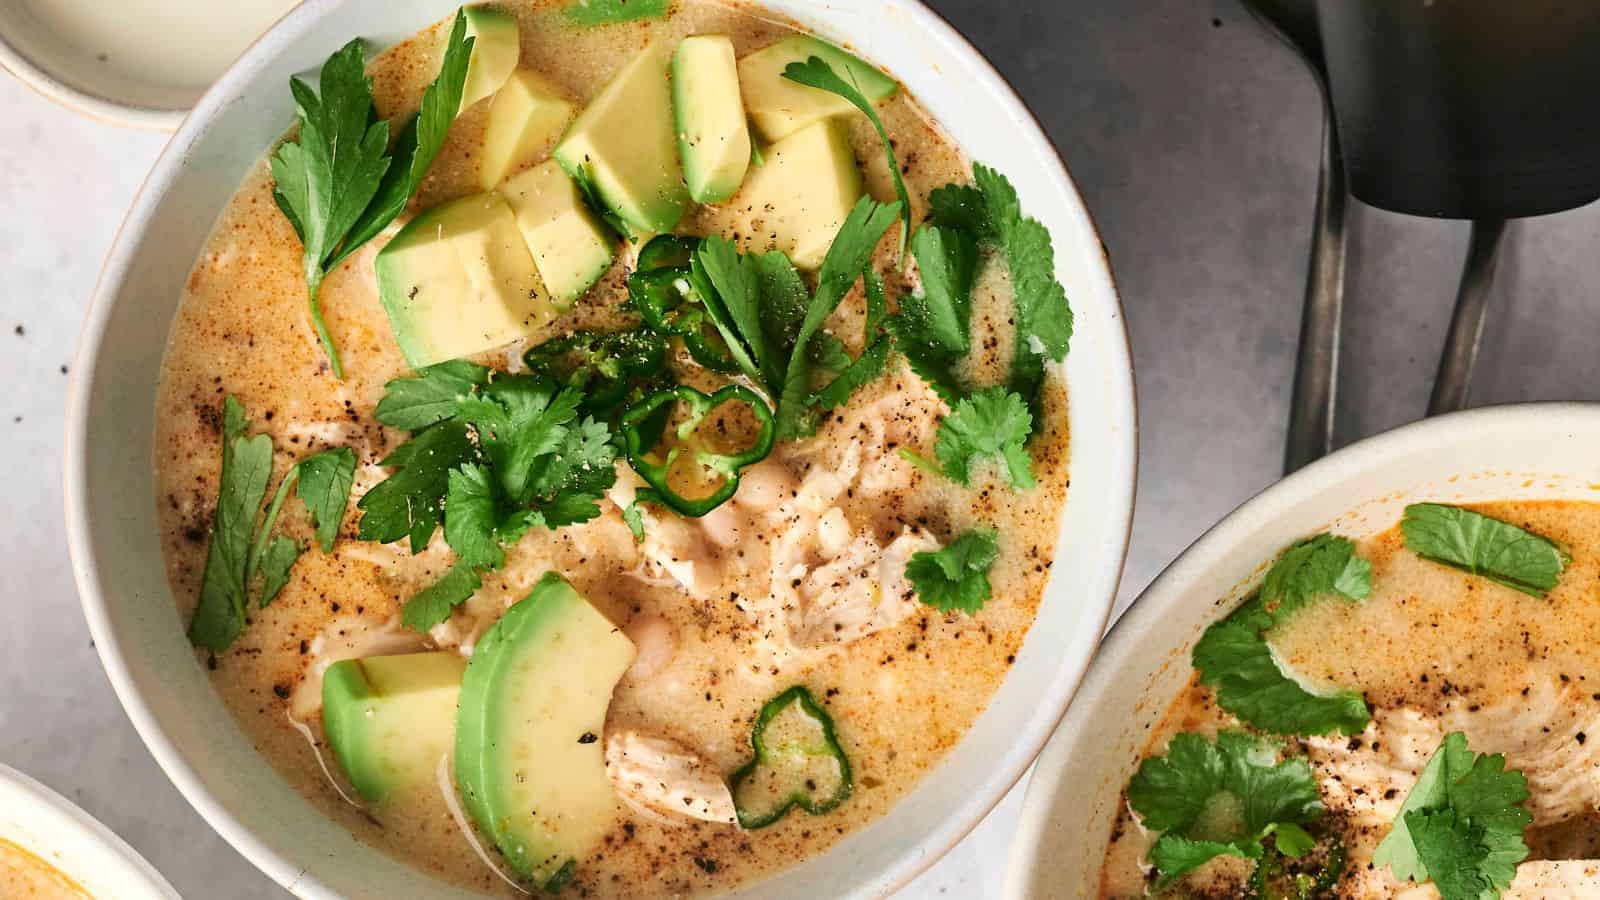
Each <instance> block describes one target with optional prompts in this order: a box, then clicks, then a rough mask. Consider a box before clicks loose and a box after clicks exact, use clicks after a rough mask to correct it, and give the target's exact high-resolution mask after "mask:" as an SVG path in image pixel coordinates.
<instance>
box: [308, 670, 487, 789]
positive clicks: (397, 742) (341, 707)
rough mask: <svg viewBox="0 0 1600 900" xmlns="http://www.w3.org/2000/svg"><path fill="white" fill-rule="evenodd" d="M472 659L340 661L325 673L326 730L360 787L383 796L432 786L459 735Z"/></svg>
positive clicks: (346, 771) (343, 765)
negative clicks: (459, 702) (459, 711)
mask: <svg viewBox="0 0 1600 900" xmlns="http://www.w3.org/2000/svg"><path fill="white" fill-rule="evenodd" d="M466 668H467V662H466V660H464V659H462V658H461V657H460V656H459V655H457V654H455V653H448V652H443V651H439V652H432V653H409V654H406V655H403V656H371V657H367V658H365V659H346V660H340V661H339V662H336V663H334V664H333V665H331V666H329V667H328V671H327V672H325V673H323V676H322V730H323V732H324V733H325V734H326V735H327V738H328V743H329V744H331V745H332V746H333V755H334V758H336V759H337V760H338V761H339V766H340V768H342V769H344V774H345V775H346V776H347V777H348V778H349V779H350V783H351V784H352V785H353V786H354V787H355V789H356V793H358V794H360V795H361V797H362V799H364V800H367V801H368V802H371V803H383V802H385V801H386V800H388V799H389V798H390V797H391V796H393V795H394V794H396V793H397V792H401V791H405V790H408V789H411V788H415V787H417V786H419V785H432V784H433V783H434V780H435V772H437V770H438V766H439V760H440V759H441V758H442V757H443V756H444V755H445V754H447V753H449V752H450V748H451V745H452V744H453V743H454V742H455V725H456V696H457V695H458V694H459V693H460V691H461V675H462V673H463V672H465V671H466Z"/></svg>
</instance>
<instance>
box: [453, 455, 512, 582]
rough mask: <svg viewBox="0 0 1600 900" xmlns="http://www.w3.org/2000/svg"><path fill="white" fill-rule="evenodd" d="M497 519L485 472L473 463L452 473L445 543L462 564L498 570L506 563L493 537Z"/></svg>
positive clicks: (492, 494) (497, 513) (490, 485)
mask: <svg viewBox="0 0 1600 900" xmlns="http://www.w3.org/2000/svg"><path fill="white" fill-rule="evenodd" d="M498 518H499V509H498V507H497V504H496V500H495V486H494V482H492V481H491V480H490V479H489V472H488V470H486V469H485V468H484V467H483V466H481V465H478V464H476V463H468V464H467V465H464V466H462V467H461V468H459V469H451V470H450V481H449V488H448V489H447V490H446V492H445V499H444V539H445V540H446V541H447V542H449V544H450V549H451V550H454V551H455V552H456V556H457V557H459V558H460V560H461V562H462V564H464V565H468V566H477V567H480V568H488V569H498V568H500V566H501V565H503V564H504V563H505V561H506V554H505V551H504V550H501V549H500V542H499V539H498V536H497V534H496V528H497V525H498V522H497V520H498Z"/></svg>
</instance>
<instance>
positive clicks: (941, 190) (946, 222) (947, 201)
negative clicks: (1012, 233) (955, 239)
mask: <svg viewBox="0 0 1600 900" xmlns="http://www.w3.org/2000/svg"><path fill="white" fill-rule="evenodd" d="M928 221H929V222H932V223H933V224H934V225H937V226H939V227H941V228H954V229H956V230H958V231H965V232H968V233H970V234H971V235H972V236H973V237H975V238H978V239H979V240H982V241H989V240H993V238H994V234H993V232H994V228H993V226H992V225H991V224H990V223H989V211H988V210H987V209H986V208H985V207H984V202H983V191H980V190H978V189H977V188H975V187H973V186H972V185H970V184H947V185H945V186H944V187H938V188H934V189H933V190H932V191H931V192H930V193H929V194H928Z"/></svg>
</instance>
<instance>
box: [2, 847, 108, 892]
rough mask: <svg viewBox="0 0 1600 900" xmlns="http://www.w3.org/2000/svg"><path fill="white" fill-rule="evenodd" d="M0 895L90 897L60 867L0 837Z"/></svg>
mask: <svg viewBox="0 0 1600 900" xmlns="http://www.w3.org/2000/svg"><path fill="white" fill-rule="evenodd" d="M0 897H4V898H6V900H91V898H90V896H89V893H88V892H87V891H85V890H84V889H83V888H81V887H79V886H78V883H77V882H75V881H73V880H72V879H71V878H69V877H68V876H67V875H66V874H65V873H63V872H62V871H61V870H60V869H57V868H56V867H55V866H52V865H50V864H49V863H47V862H45V861H44V860H42V859H40V858H39V857H37V856H35V855H34V854H32V853H30V852H28V851H27V850H25V849H23V848H21V847H19V846H17V845H16V844H13V843H11V842H10V841H8V840H6V839H4V838H0Z"/></svg>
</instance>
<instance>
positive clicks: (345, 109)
mask: <svg viewBox="0 0 1600 900" xmlns="http://www.w3.org/2000/svg"><path fill="white" fill-rule="evenodd" d="M466 29H467V20H466V17H465V15H464V14H463V13H461V12H460V11H459V10H458V11H457V12H456V18H455V24H454V25H453V26H452V27H451V30H450V38H449V40H448V41H447V42H446V44H445V52H444V61H443V62H442V63H441V64H440V67H439V75H438V77H437V78H436V79H434V81H433V83H432V84H430V85H428V87H427V89H426V90H425V91H423V94H422V107H421V109H420V110H419V111H418V112H417V114H416V115H415V116H413V117H412V118H411V119H410V121H408V122H407V123H406V124H405V125H404V126H403V127H402V128H401V130H400V133H399V136H398V138H397V139H396V140H395V142H394V146H393V148H392V149H391V148H390V146H389V143H390V142H389V123H388V122H387V121H386V120H384V119H381V118H378V116H377V111H376V110H375V108H374V107H373V102H372V79H370V78H368V77H367V74H366V67H365V63H364V60H363V52H362V49H363V44H362V41H361V39H359V38H357V39H355V40H352V41H351V42H350V43H348V44H345V45H344V46H343V47H341V48H340V49H339V50H338V51H336V52H335V53H334V54H333V55H332V56H330V57H328V61H327V62H326V63H324V64H323V66H322V73H321V77H320V79H319V82H318V88H317V90H313V89H312V88H311V86H310V85H308V84H306V83H305V82H304V81H301V80H300V79H299V78H291V79H290V80H289V89H290V91H291V92H293V94H294V101H295V108H296V113H297V115H298V117H299V124H300V133H299V135H298V136H297V137H296V139H295V140H292V141H285V142H283V143H282V144H280V145H279V146H278V150H277V152H276V153H274V154H273V155H272V160H271V166H272V177H273V179H274V181H275V184H274V186H273V190H272V199H273V200H274V201H275V202H276V203H277V204H278V209H280V210H282V211H283V215H284V217H285V218H287V219H288V220H289V224H290V225H292V226H293V227H294V231H295V234H296V235H298V236H299V237H300V242H301V244H302V245H303V247H304V248H305V249H304V254H303V260H302V262H303V266H304V269H305V278H306V293H307V295H308V297H309V303H310V310H311V324H312V327H313V328H314V329H315V330H316V332H317V340H318V341H320V342H321V344H322V350H323V353H324V354H325V355H326V356H327V358H328V367H329V369H330V370H331V371H332V372H333V376H334V377H335V378H343V377H344V364H343V362H342V361H341V360H340V358H339V350H338V348H337V347H336V346H334V342H333V336H332V335H331V334H330V333H329V332H328V326H327V322H326V321H325V320H324V319H323V316H322V303H321V299H320V296H319V295H320V292H321V290H322V282H323V279H325V278H326V277H327V275H328V273H329V272H331V271H333V270H334V268H336V267H337V266H338V265H339V263H341V262H343V261H344V260H345V259H346V258H347V257H349V256H350V254H352V253H354V252H355V251H356V250H358V249H360V248H361V246H362V245H363V244H365V243H366V242H367V241H370V240H372V239H373V238H374V237H376V236H377V235H378V233H379V232H381V231H383V229H384V227H385V226H387V225H388V224H389V223H390V222H392V221H394V219H395V217H396V216H398V215H400V213H401V212H402V211H404V210H405V208H406V204H407V203H408V202H410V200H411V197H412V196H413V195H414V194H416V192H417V188H418V187H420V186H421V185H422V179H423V177H424V176H426V175H427V172H428V167H429V166H431V165H433V160H434V158H435V157H436V156H438V155H439V150H440V149H441V148H442V147H443V146H444V140H445V135H446V134H447V133H448V132H449V130H450V123H451V121H452V120H453V119H454V118H455V115H456V113H457V111H459V109H460V107H461V94H462V89H463V86H464V85H465V83H466V78H467V64H468V63H469V62H470V61H471V58H472V44H473V40H474V39H473V38H470V37H467V33H466ZM319 91H320V93H319Z"/></svg>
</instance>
